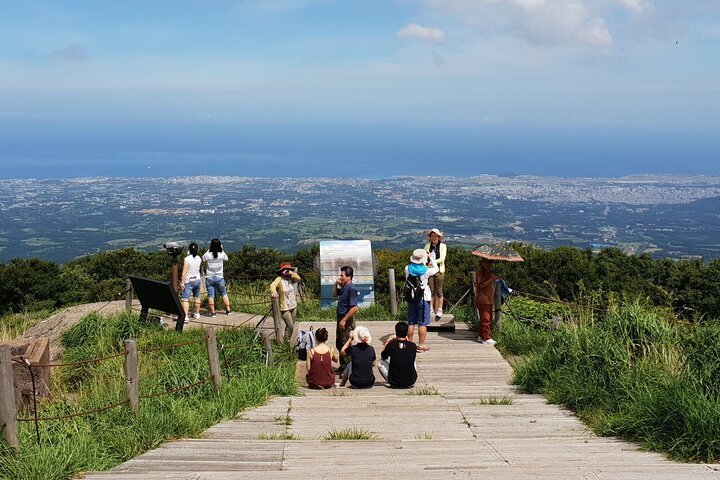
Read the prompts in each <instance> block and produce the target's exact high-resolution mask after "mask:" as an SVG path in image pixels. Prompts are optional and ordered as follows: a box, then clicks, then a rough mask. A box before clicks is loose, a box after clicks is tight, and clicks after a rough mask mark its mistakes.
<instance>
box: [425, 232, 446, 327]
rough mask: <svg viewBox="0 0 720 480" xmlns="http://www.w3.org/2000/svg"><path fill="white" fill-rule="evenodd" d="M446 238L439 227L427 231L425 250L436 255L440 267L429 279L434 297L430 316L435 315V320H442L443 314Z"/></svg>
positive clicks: (431, 302)
mask: <svg viewBox="0 0 720 480" xmlns="http://www.w3.org/2000/svg"><path fill="white" fill-rule="evenodd" d="M444 239H445V237H444V236H443V234H442V232H441V231H440V230H438V229H437V228H433V229H432V230H429V231H428V232H427V240H428V242H427V243H426V244H425V251H426V252H428V254H429V255H430V257H432V256H433V255H434V256H435V262H436V263H437V266H438V268H439V269H440V271H439V272H438V273H436V274H435V275H433V276H432V277H430V278H429V280H428V285H429V286H430V294H431V297H432V300H431V301H430V307H431V310H430V316H431V317H433V316H434V317H435V320H440V317H442V314H443V300H444V299H443V285H444V284H445V257H447V245H446V244H445V242H443V240H444Z"/></svg>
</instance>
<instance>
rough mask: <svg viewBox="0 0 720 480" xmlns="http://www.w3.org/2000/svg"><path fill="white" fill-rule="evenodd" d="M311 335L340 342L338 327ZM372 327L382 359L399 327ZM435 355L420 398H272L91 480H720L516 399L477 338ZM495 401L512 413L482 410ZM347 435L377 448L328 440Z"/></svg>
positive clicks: (719, 469) (354, 393) (388, 393)
mask: <svg viewBox="0 0 720 480" xmlns="http://www.w3.org/2000/svg"><path fill="white" fill-rule="evenodd" d="M313 325H315V326H316V327H319V326H326V327H332V328H328V331H330V333H331V334H332V333H333V332H334V323H321V322H317V323H314V324H313ZM365 325H366V326H368V327H369V328H370V330H371V332H372V335H373V339H374V340H373V345H374V346H375V348H376V351H377V352H378V354H379V351H380V349H381V345H382V343H381V340H380V338H381V337H384V336H385V335H387V334H388V333H390V332H391V331H392V328H393V325H394V323H393V322H368V323H366V324H365ZM329 342H332V343H334V339H333V338H331V339H330V340H329ZM428 345H430V346H431V350H430V351H429V352H426V353H423V354H421V355H418V368H419V378H418V383H417V385H416V387H415V389H414V393H416V394H409V392H410V391H406V390H393V389H390V388H387V387H385V386H384V384H383V383H381V382H377V384H376V385H375V387H374V388H372V389H369V390H353V389H345V388H343V389H333V390H329V391H314V390H309V389H301V396H298V397H276V398H273V399H271V400H270V401H269V402H268V404H267V405H265V406H263V407H260V408H255V409H252V410H248V411H246V412H244V413H243V414H242V415H241V416H240V417H239V418H238V419H236V420H232V421H228V422H223V423H220V424H218V425H216V426H214V427H212V428H210V429H209V430H207V431H206V432H205V434H204V435H203V437H202V438H198V439H187V440H180V441H174V442H168V443H165V444H163V445H161V446H160V447H159V448H157V449H155V450H152V451H149V452H147V453H145V454H143V455H140V456H138V457H137V458H135V459H133V460H130V461H128V462H125V463H124V464H122V465H120V466H119V467H117V468H116V469H115V470H113V471H111V472H104V473H92V474H87V475H86V476H85V477H84V478H87V479H93V480H99V479H127V480H133V479H150V480H152V479H171V478H172V479H188V480H189V479H193V480H202V479H207V480H211V479H217V480H220V479H235V478H241V477H242V478H246V477H248V476H251V475H252V476H253V477H255V478H262V479H281V478H282V479H297V478H328V479H343V478H347V479H357V478H374V479H390V478H404V477H407V476H410V477H411V478H432V479H435V478H453V479H457V478H493V479H534V478H548V479H550V478H552V479H556V478H557V479H586V478H618V479H620V478H622V479H653V480H660V479H673V480H675V479H704V478H708V479H709V478H713V479H720V466H718V465H690V464H679V463H674V462H671V461H669V460H666V459H665V458H664V456H662V455H660V454H656V453H648V452H643V451H641V450H640V449H639V448H637V447H636V446H634V445H632V444H629V443H626V442H622V441H618V440H616V439H613V438H600V437H596V436H594V435H593V434H592V433H591V432H590V431H588V429H587V428H586V427H585V426H584V425H583V424H582V423H581V422H580V421H579V420H577V419H576V418H575V416H574V415H573V414H572V413H570V412H568V411H565V410H563V409H561V408H559V407H557V406H554V405H548V404H546V402H545V400H544V398H543V397H542V396H539V395H525V394H521V393H519V392H518V391H517V390H516V389H515V387H513V386H511V385H509V381H510V377H511V373H512V372H511V368H510V366H509V365H508V363H507V362H506V361H505V360H504V359H503V358H502V357H501V356H500V354H499V353H498V351H497V350H496V349H495V348H493V347H488V346H483V345H479V344H478V343H477V342H476V341H475V335H474V334H473V332H469V331H467V330H463V329H460V328H458V331H457V332H455V333H452V334H449V333H442V334H436V333H430V334H428ZM376 377H377V378H378V379H380V380H382V377H381V376H380V374H379V373H377V372H376ZM435 392H436V393H437V394H429V395H428V394H424V395H420V394H417V393H435ZM491 397H494V398H495V399H497V398H504V399H506V400H507V399H511V400H512V404H511V405H487V404H483V401H488V400H489V399H490V398H491ZM490 401H491V402H492V400H490ZM345 429H355V430H356V431H358V430H361V431H365V432H366V433H369V434H370V435H371V436H372V439H371V440H324V438H325V437H326V435H328V433H330V432H331V431H336V432H337V431H343V430H345Z"/></svg>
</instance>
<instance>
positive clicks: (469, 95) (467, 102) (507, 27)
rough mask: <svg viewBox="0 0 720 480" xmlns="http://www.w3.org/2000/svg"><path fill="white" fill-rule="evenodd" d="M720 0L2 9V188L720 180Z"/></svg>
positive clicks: (72, 4)
mask: <svg viewBox="0 0 720 480" xmlns="http://www.w3.org/2000/svg"><path fill="white" fill-rule="evenodd" d="M719 47H720V1H718V0H683V1H678V0H383V1H375V0H358V1H355V0H265V1H262V0H235V1H214V2H196V1H193V2H190V1H181V0H174V1H165V0H153V1H142V2H138V1H133V0H126V1H123V2H97V1H92V0H66V1H63V2H57V1H39V0H2V8H1V13H0V162H1V163H2V168H0V178H17V177H38V176H40V177H43V176H47V177H63V176H93V175H162V176H166V175H171V174H198V173H205V174H209V173H213V172H214V173H220V174H239V175H243V174H249V175H254V176H284V175H287V176H299V175H318V174H325V175H327V176H343V175H359V176H366V177H382V176H391V175H403V174H404V175H413V174H418V175H428V174H429V175H462V176H465V175H474V174H479V173H517V174H540V175H542V174H546V175H565V176H621V175H626V174H631V173H643V172H653V173H655V172H657V173H698V174H710V175H718V174H720V141H719V140H718V138H720V115H718V112H720V54H719V53H718V52H720V48H719Z"/></svg>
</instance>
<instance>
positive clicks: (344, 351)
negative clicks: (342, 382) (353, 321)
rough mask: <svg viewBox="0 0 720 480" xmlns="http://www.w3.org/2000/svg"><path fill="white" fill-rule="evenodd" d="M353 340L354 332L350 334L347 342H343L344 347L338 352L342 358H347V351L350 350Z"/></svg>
mask: <svg viewBox="0 0 720 480" xmlns="http://www.w3.org/2000/svg"><path fill="white" fill-rule="evenodd" d="M353 338H355V332H350V337H349V338H348V340H347V342H345V345H343V346H342V349H341V350H340V355H342V356H343V357H347V356H348V353H347V349H348V348H350V346H351V345H352V341H353Z"/></svg>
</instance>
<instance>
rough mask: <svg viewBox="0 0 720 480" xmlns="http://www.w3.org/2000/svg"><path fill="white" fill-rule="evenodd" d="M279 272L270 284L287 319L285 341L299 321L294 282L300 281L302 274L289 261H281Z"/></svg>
mask: <svg viewBox="0 0 720 480" xmlns="http://www.w3.org/2000/svg"><path fill="white" fill-rule="evenodd" d="M277 274H278V277H277V278H276V279H275V280H273V282H272V283H271V284H270V295H271V296H272V297H273V298H277V299H278V303H279V304H280V314H281V316H282V318H283V320H284V321H285V341H289V340H290V339H291V338H292V334H293V327H294V326H295V322H296V321H297V298H296V295H295V285H294V284H295V283H299V282H300V275H298V274H297V273H296V272H295V269H293V266H292V265H291V264H289V263H281V264H280V267H279V268H278V271H277Z"/></svg>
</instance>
